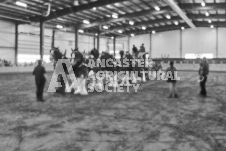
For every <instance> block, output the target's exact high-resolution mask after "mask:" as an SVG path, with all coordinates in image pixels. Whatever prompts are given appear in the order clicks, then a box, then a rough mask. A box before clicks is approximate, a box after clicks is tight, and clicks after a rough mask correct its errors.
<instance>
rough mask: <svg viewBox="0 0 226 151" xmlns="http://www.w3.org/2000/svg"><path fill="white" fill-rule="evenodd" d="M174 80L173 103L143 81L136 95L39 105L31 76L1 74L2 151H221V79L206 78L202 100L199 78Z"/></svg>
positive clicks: (224, 84) (224, 79)
mask: <svg viewBox="0 0 226 151" xmlns="http://www.w3.org/2000/svg"><path fill="white" fill-rule="evenodd" d="M48 77H49V78H48V81H50V78H51V74H48ZM179 77H180V78H181V81H179V82H178V91H179V95H180V98H179V99H168V98H167V97H168V95H169V94H168V85H167V83H166V82H164V81H149V82H147V83H144V84H142V86H141V87H140V88H139V92H138V93H135V92H130V93H105V92H104V93H91V94H89V95H88V96H77V95H66V96H60V95H57V94H52V93H45V100H46V102H45V103H38V102H36V98H35V85H34V82H33V79H34V77H32V76H31V75H30V74H14V75H12V74H11V75H0V151H226V73H211V75H210V76H209V79H208V84H207V85H208V86H207V90H208V95H209V96H208V97H207V98H201V97H199V96H198V93H199V85H198V82H197V79H198V76H197V72H180V73H179ZM47 88H48V84H47V85H46V90H47Z"/></svg>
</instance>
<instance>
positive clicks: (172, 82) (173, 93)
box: [33, 44, 209, 102]
mask: <svg viewBox="0 0 226 151" xmlns="http://www.w3.org/2000/svg"><path fill="white" fill-rule="evenodd" d="M140 51H142V52H143V51H144V52H145V47H144V44H142V45H141V47H140ZM137 52H139V51H138V50H137V48H136V46H135V45H134V46H133V53H134V55H136V53H137ZM169 71H170V72H171V73H173V75H172V77H171V78H168V80H167V82H168V83H169V90H170V95H169V98H178V94H177V84H176V83H177V80H176V78H175V75H174V73H175V72H176V71H177V69H176V67H175V66H174V61H171V62H170V67H169V68H167V70H166V72H169ZM45 73H46V71H45V68H44V67H43V66H42V61H41V60H39V61H38V65H37V66H36V67H35V69H34V71H33V75H34V76H35V82H36V88H37V92H36V97H37V101H39V102H44V100H43V90H44V86H45V82H46V76H45ZM208 74H209V64H208V62H207V59H206V58H203V60H202V61H201V63H200V69H199V77H200V79H199V82H200V88H201V91H200V96H202V97H206V96H207V91H206V82H207V78H208Z"/></svg>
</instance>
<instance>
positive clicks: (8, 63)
mask: <svg viewBox="0 0 226 151" xmlns="http://www.w3.org/2000/svg"><path fill="white" fill-rule="evenodd" d="M12 66H13V64H12V62H11V61H8V60H5V59H0V67H12Z"/></svg>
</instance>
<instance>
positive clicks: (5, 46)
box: [0, 21, 15, 62]
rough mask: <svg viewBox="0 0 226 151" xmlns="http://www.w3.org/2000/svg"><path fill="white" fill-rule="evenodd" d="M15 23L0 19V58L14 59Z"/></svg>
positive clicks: (12, 60)
mask: <svg viewBox="0 0 226 151" xmlns="http://www.w3.org/2000/svg"><path fill="white" fill-rule="evenodd" d="M14 48H15V24H14V23H11V22H7V21H0V59H6V60H9V61H11V62H14V61H15V59H14V58H15V57H14V54H15V51H14V50H15V49H14Z"/></svg>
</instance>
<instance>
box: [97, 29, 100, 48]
mask: <svg viewBox="0 0 226 151" xmlns="http://www.w3.org/2000/svg"><path fill="white" fill-rule="evenodd" d="M97 50H98V51H100V32H98V35H97Z"/></svg>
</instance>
